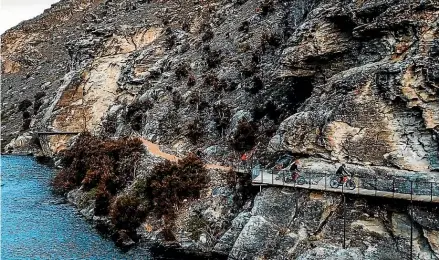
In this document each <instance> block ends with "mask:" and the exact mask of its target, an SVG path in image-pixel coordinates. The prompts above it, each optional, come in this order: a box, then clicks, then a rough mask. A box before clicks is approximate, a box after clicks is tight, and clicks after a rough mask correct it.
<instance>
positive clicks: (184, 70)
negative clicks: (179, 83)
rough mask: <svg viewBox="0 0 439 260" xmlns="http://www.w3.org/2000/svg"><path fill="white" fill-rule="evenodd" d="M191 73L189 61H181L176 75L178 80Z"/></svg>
mask: <svg viewBox="0 0 439 260" xmlns="http://www.w3.org/2000/svg"><path fill="white" fill-rule="evenodd" d="M188 74H189V65H188V64H187V63H180V64H179V65H178V66H177V68H176V69H175V76H176V77H177V79H178V80H180V79H181V78H184V77H187V75H188Z"/></svg>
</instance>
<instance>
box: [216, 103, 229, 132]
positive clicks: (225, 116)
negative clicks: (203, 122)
mask: <svg viewBox="0 0 439 260" xmlns="http://www.w3.org/2000/svg"><path fill="white" fill-rule="evenodd" d="M231 117H232V112H231V110H230V108H229V107H228V106H227V105H226V104H224V103H219V104H216V105H215V106H214V107H213V119H214V121H215V123H216V128H217V129H218V131H220V132H223V131H224V130H225V129H226V128H227V127H228V126H229V123H230V118H231Z"/></svg>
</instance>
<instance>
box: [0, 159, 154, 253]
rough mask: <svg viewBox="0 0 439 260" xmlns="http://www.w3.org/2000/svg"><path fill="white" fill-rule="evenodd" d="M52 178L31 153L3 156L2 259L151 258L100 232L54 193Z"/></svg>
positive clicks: (139, 250)
mask: <svg viewBox="0 0 439 260" xmlns="http://www.w3.org/2000/svg"><path fill="white" fill-rule="evenodd" d="M52 176H53V170H52V169H50V168H48V167H45V166H43V165H40V164H38V163H36V162H35V161H34V159H33V158H32V157H24V156H2V157H1V181H2V189H1V203H2V204H1V259H152V258H151V257H150V256H149V254H148V252H144V250H141V249H133V250H131V251H129V252H128V253H123V252H121V251H120V250H119V249H118V248H116V247H115V246H114V244H113V242H112V241H111V240H108V239H105V238H103V237H102V236H100V235H99V234H98V233H97V231H96V230H94V229H93V227H92V225H91V224H90V223H87V221H86V220H85V219H83V218H82V217H81V216H80V215H79V213H78V212H77V211H76V209H75V208H74V207H73V206H71V205H69V204H65V203H62V202H63V201H62V200H61V198H59V197H57V196H55V195H53V194H52V193H51V191H50V186H49V183H50V180H51V178H52Z"/></svg>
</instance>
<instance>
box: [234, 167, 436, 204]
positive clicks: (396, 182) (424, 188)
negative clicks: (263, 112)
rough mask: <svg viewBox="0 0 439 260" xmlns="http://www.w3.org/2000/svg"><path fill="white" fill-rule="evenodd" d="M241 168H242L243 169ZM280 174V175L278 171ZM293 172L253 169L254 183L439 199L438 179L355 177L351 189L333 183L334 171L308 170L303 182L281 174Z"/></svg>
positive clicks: (400, 197)
mask: <svg viewBox="0 0 439 260" xmlns="http://www.w3.org/2000/svg"><path fill="white" fill-rule="evenodd" d="M240 171H242V169H241V170H240ZM279 174H280V175H279ZM288 174H291V172H286V171H284V172H282V171H279V172H277V173H274V172H273V171H271V170H265V169H261V170H256V171H255V170H254V169H253V172H252V175H253V178H252V184H253V185H255V186H265V185H267V186H283V187H294V188H302V189H308V190H319V191H328V192H337V193H343V194H357V195H362V196H374V197H383V198H390V199H402V200H409V201H420V202H429V203H439V183H437V182H427V181H421V180H419V181H417V180H408V179H402V178H387V179H380V178H360V177H353V178H352V180H353V181H354V182H355V189H352V190H350V189H348V188H346V186H345V185H343V186H339V187H338V188H332V187H331V186H330V180H331V178H333V177H334V175H328V174H305V175H301V176H300V177H299V178H302V180H301V182H299V183H301V185H299V184H298V183H295V182H292V181H291V182H285V180H284V178H282V177H280V176H281V175H283V176H285V175H288Z"/></svg>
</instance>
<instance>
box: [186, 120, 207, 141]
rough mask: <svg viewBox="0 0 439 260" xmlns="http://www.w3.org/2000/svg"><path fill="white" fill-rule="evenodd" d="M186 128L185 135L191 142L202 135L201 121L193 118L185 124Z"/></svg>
mask: <svg viewBox="0 0 439 260" xmlns="http://www.w3.org/2000/svg"><path fill="white" fill-rule="evenodd" d="M187 128H188V130H187V133H186V137H187V138H189V140H190V141H191V142H192V144H196V143H197V142H198V140H199V139H200V138H201V137H202V136H203V135H204V126H203V123H202V122H201V121H200V120H198V119H195V120H194V121H192V122H191V123H189V124H188V126H187Z"/></svg>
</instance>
